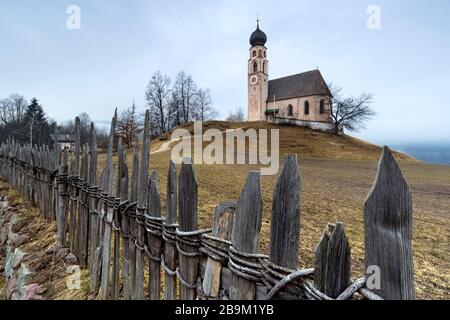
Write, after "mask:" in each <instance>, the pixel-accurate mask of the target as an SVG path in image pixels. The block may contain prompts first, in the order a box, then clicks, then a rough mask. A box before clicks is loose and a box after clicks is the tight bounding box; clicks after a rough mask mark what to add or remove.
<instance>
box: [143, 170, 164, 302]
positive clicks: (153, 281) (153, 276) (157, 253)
mask: <svg viewBox="0 0 450 320" xmlns="http://www.w3.org/2000/svg"><path fill="white" fill-rule="evenodd" d="M148 213H149V217H147V218H146V220H147V221H146V223H147V227H148V230H147V243H146V246H147V251H148V258H149V265H150V270H149V271H150V299H151V300H159V299H160V297H161V252H162V251H161V247H162V238H161V235H162V234H161V231H162V229H160V227H162V218H161V196H160V194H159V190H158V183H157V175H156V171H153V174H152V177H151V178H150V185H149V194H148Z"/></svg>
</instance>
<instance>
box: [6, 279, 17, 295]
mask: <svg viewBox="0 0 450 320" xmlns="http://www.w3.org/2000/svg"><path fill="white" fill-rule="evenodd" d="M17 284H18V280H17V276H16V275H13V276H12V277H11V278H9V280H8V284H7V286H6V300H11V298H12V295H13V293H14V292H16V291H17Z"/></svg>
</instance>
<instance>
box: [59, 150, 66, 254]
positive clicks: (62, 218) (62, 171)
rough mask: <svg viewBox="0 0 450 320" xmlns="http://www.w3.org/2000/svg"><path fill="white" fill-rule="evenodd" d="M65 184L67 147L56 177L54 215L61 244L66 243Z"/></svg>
mask: <svg viewBox="0 0 450 320" xmlns="http://www.w3.org/2000/svg"><path fill="white" fill-rule="evenodd" d="M67 184H68V167H67V149H64V152H63V156H62V161H61V165H60V166H59V177H58V194H59V200H58V213H57V215H56V218H57V220H56V221H57V223H58V243H59V244H60V245H61V246H65V245H66V216H67V198H68V196H67Z"/></svg>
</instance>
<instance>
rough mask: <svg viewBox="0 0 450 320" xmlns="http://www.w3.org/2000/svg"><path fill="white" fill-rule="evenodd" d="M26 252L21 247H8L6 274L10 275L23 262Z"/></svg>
mask: <svg viewBox="0 0 450 320" xmlns="http://www.w3.org/2000/svg"><path fill="white" fill-rule="evenodd" d="M24 256H25V253H24V252H22V251H21V250H20V249H17V248H16V249H13V248H11V247H8V248H7V250H6V264H5V276H6V277H10V276H12V275H13V274H14V272H15V271H16V270H17V268H18V267H19V266H20V264H21V263H22V259H23V257H24Z"/></svg>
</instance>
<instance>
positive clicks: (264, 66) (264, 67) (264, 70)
mask: <svg viewBox="0 0 450 320" xmlns="http://www.w3.org/2000/svg"><path fill="white" fill-rule="evenodd" d="M263 72H266V63H265V62H264V63H263Z"/></svg>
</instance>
